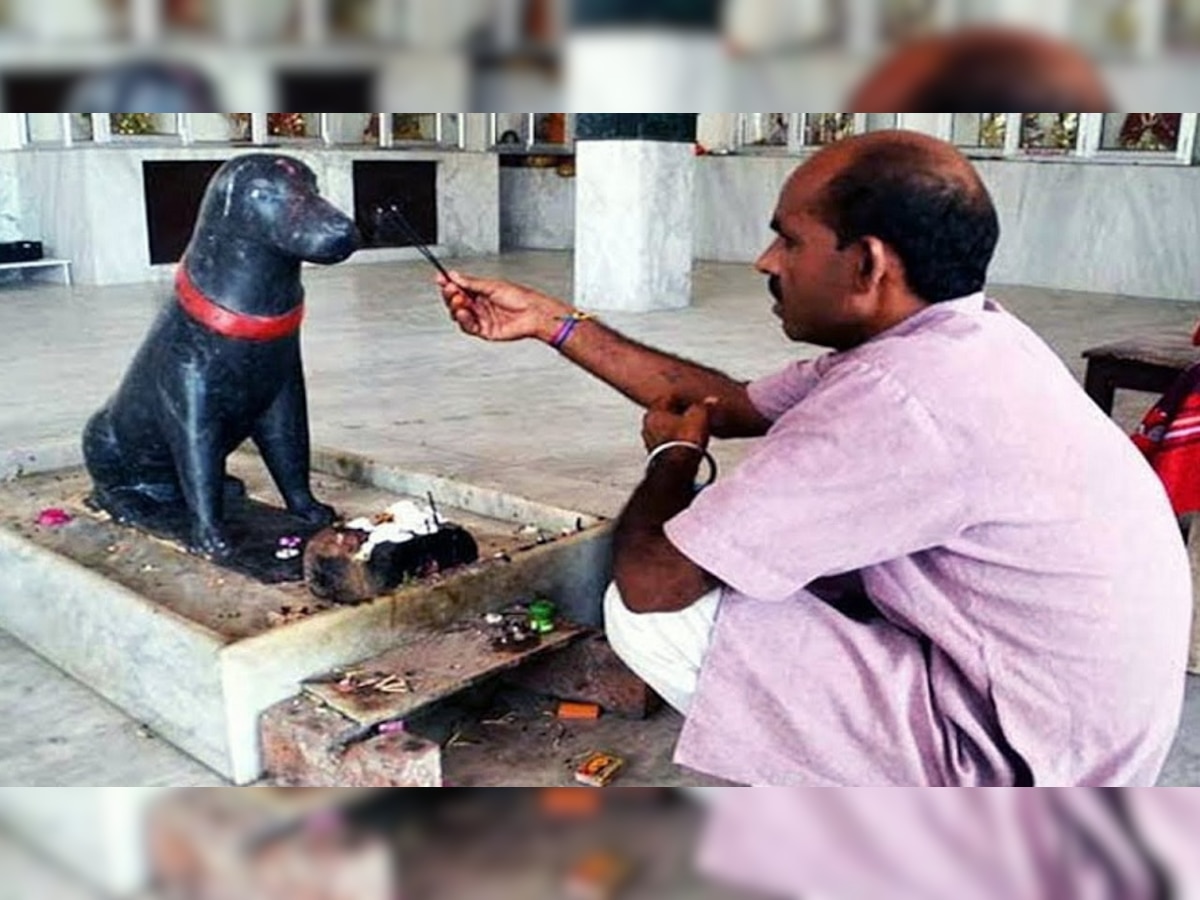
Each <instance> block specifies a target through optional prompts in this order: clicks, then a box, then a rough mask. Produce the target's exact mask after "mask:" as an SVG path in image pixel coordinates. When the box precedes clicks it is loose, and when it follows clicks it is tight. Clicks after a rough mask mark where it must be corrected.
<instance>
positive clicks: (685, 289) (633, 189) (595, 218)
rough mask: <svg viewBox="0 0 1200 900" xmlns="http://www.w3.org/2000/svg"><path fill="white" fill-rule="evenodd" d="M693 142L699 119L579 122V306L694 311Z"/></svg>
mask: <svg viewBox="0 0 1200 900" xmlns="http://www.w3.org/2000/svg"><path fill="white" fill-rule="evenodd" d="M695 139H696V116H695V114H682V115H680V114H641V113H616V114H598V113H581V114H579V116H578V117H577V120H576V144H575V152H576V165H577V171H576V188H575V191H576V193H575V303H576V305H577V306H579V307H581V308H583V309H594V310H626V311H632V312H646V311H649V310H655V309H678V308H680V307H684V306H687V305H688V304H689V303H690V302H691V294H692V252H693V228H694V218H693V215H692V195H693V185H694V180H695V164H696V163H695Z"/></svg>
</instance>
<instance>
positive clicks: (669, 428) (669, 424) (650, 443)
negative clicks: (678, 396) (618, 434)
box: [642, 397, 718, 450]
mask: <svg viewBox="0 0 1200 900" xmlns="http://www.w3.org/2000/svg"><path fill="white" fill-rule="evenodd" d="M717 403H718V400H717V398H716V397H706V398H705V399H704V402H703V403H693V404H691V405H686V404H683V403H680V402H679V401H677V400H665V401H660V402H657V403H655V404H653V405H652V406H651V407H650V409H649V411H648V412H647V413H646V417H645V419H644V420H643V421H642V440H643V441H645V443H646V449H647V450H653V449H654V448H655V447H660V446H662V445H663V444H666V443H668V442H669V441H687V442H688V443H689V444H696V445H698V446H700V447H707V446H708V439H709V436H710V434H711V432H710V425H709V414H710V413H711V412H712V411H713V410H714V409H715V408H716V405H717Z"/></svg>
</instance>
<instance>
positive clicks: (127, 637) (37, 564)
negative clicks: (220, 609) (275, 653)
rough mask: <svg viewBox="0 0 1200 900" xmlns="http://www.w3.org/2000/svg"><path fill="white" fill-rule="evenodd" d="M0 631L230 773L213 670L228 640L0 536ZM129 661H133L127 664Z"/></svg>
mask: <svg viewBox="0 0 1200 900" xmlns="http://www.w3.org/2000/svg"><path fill="white" fill-rule="evenodd" d="M0 576H2V578H0V627H2V628H3V629H4V630H5V631H7V632H9V633H10V634H11V635H12V636H13V637H15V638H16V639H17V640H19V641H20V642H21V643H23V644H25V645H26V646H27V647H29V648H30V649H31V650H33V651H34V652H35V653H37V654H38V655H39V656H42V657H43V658H45V659H46V660H47V661H48V662H50V663H51V664H52V665H54V666H56V667H57V668H59V669H61V670H62V671H63V672H65V673H67V674H68V675H70V676H71V677H72V678H74V679H75V680H77V681H79V682H80V683H81V684H83V685H85V686H86V687H88V688H89V689H91V690H92V691H94V692H95V693H97V694H99V695H100V696H101V697H104V698H105V699H106V700H108V701H109V702H111V703H112V704H114V705H115V706H117V707H118V708H120V709H121V710H123V711H124V712H125V713H126V714H128V715H130V716H131V717H133V718H135V719H137V720H139V721H141V722H144V723H145V724H147V725H148V726H149V727H150V728H151V729H152V730H153V731H154V732H156V733H158V734H160V735H161V736H162V737H163V738H165V739H166V740H168V741H170V742H171V743H172V744H174V745H175V746H177V747H180V748H181V749H183V750H185V752H187V753H189V754H190V755H192V756H193V757H195V758H196V759H198V760H200V761H201V762H202V763H204V764H205V765H207V766H210V767H211V768H213V769H215V770H216V771H218V772H223V771H225V770H227V769H228V752H229V748H228V746H227V744H226V743H225V741H224V739H223V737H222V738H218V739H217V740H214V739H213V735H214V734H220V735H223V729H221V728H219V727H214V725H215V724H217V723H219V722H220V721H221V720H222V719H223V718H224V711H223V710H224V698H223V696H222V694H223V692H222V685H221V683H220V678H219V672H218V669H217V664H218V663H219V658H220V657H219V651H220V648H221V646H222V645H223V644H224V642H225V639H224V638H223V637H221V636H220V635H218V634H216V633H214V632H212V631H210V630H209V629H207V628H205V627H204V626H202V625H198V624H197V623H195V622H192V621H190V620H188V619H185V618H183V617H182V616H179V615H177V614H175V613H172V612H170V611H169V610H165V609H163V608H161V607H159V606H157V605H155V604H153V603H151V602H150V601H149V600H148V599H147V598H145V597H143V596H141V595H139V594H138V593H136V592H134V591H131V590H129V589H128V588H125V587H123V586H122V585H120V584H118V583H117V582H115V581H111V580H109V579H107V578H105V577H104V576H102V575H100V574H99V573H97V572H93V571H92V570H90V569H88V568H86V567H85V566H82V565H80V564H78V563H76V562H74V561H73V560H70V559H68V558H66V557H63V556H61V555H60V554H58V553H55V552H53V551H50V550H47V549H45V548H42V547H39V546H37V545H36V544H34V543H33V542H31V541H29V540H27V539H26V538H24V537H21V536H20V535H17V534H14V533H12V532H11V531H9V530H8V529H6V528H0ZM131 660H135V661H138V660H140V662H134V663H132V664H131V662H130V661H131Z"/></svg>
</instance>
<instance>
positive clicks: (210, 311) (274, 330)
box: [175, 261, 304, 341]
mask: <svg viewBox="0 0 1200 900" xmlns="http://www.w3.org/2000/svg"><path fill="white" fill-rule="evenodd" d="M175 296H176V297H178V298H179V305H180V306H181V307H182V308H183V311H184V312H185V313H187V314H188V315H189V316H191V317H192V318H193V319H195V320H196V321H197V322H199V323H200V324H201V325H203V326H204V327H205V328H207V329H208V330H209V331H214V332H216V333H217V334H219V335H222V336H223V337H227V338H236V339H237V340H242V341H274V340H278V339H279V338H283V337H288V336H289V335H292V334H295V333H296V332H297V331H299V330H300V323H301V322H303V321H304V303H303V302H301V303H300V305H299V306H297V307H296V308H295V309H293V310H292V311H291V312H287V313H284V314H283V315H282V316H251V315H247V314H246V313H239V312H234V311H233V310H231V309H226V308H225V307H223V306H218V305H217V304H216V303H214V302H213V301H212V300H210V299H208V297H205V296H204V294H203V293H202V292H201V291H200V289H199V288H198V287H196V285H195V284H194V283H193V282H192V279H191V277H190V276H189V275H188V273H187V264H186V261H185V262H181V263H180V264H179V268H178V270H176V272H175Z"/></svg>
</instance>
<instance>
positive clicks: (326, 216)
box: [194, 153, 360, 265]
mask: <svg viewBox="0 0 1200 900" xmlns="http://www.w3.org/2000/svg"><path fill="white" fill-rule="evenodd" d="M219 235H224V236H227V237H230V238H235V239H237V240H240V241H246V242H249V243H252V244H258V245H261V246H262V249H263V250H264V251H267V252H274V253H277V254H279V255H281V256H284V257H291V258H293V259H297V260H304V261H306V262H313V263H320V264H321V265H332V264H334V263H339V262H341V261H342V260H344V259H346V258H347V257H349V256H350V254H352V253H353V252H354V251H355V250H357V249H358V247H359V244H360V238H359V234H358V228H357V227H356V226H355V224H354V220H353V219H351V218H350V217H348V216H347V215H346V214H345V213H343V212H342V211H341V210H339V209H338V208H337V207H335V206H334V205H333V204H331V203H330V202H329V201H328V200H325V199H324V198H323V197H322V196H321V194H320V192H319V190H318V189H317V176H316V175H315V174H314V173H313V171H312V169H310V168H309V167H308V166H306V165H305V164H304V163H302V162H300V161H299V160H298V159H294V158H293V157H290V156H282V155H279V154H272V153H250V154H246V155H244V156H238V157H234V158H233V159H231V160H230V161H229V162H227V163H225V164H224V165H223V166H221V168H220V169H219V170H218V171H217V173H216V175H214V176H213V178H212V181H211V182H210V183H209V185H208V190H207V192H206V193H205V195H204V201H203V203H202V204H201V207H200V217H199V220H198V222H197V225H196V234H195V237H194V240H200V241H205V240H212V239H216V238H217V237H218V236H219Z"/></svg>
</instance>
